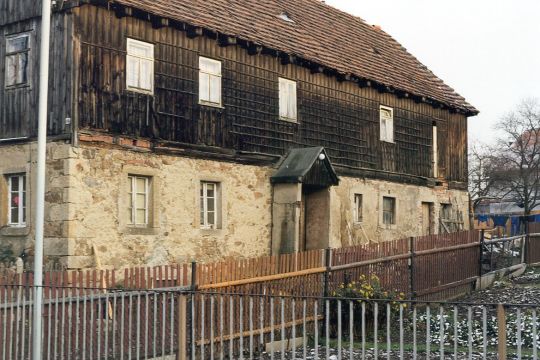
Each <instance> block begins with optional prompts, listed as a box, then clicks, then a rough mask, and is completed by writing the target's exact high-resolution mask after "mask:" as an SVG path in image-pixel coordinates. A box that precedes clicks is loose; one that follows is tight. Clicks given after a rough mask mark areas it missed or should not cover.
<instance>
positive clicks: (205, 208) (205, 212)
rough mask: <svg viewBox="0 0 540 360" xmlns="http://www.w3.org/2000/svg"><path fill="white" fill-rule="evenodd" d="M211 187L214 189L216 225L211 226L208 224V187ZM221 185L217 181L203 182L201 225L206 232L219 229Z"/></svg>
mask: <svg viewBox="0 0 540 360" xmlns="http://www.w3.org/2000/svg"><path fill="white" fill-rule="evenodd" d="M209 185H212V186H213V187H214V197H213V200H214V201H213V202H214V211H213V212H214V223H213V224H210V223H209V222H208V213H209V210H208V199H209V197H208V187H209ZM220 185H221V184H220V183H219V182H215V181H201V189H200V191H201V192H202V195H201V196H200V211H199V212H200V214H201V215H200V216H201V219H200V225H201V229H205V230H215V229H218V228H219V221H220V211H219V210H220V209H219V208H218V206H219V204H220V202H219V197H220V191H221V186H220Z"/></svg>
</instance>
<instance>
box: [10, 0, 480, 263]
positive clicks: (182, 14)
mask: <svg viewBox="0 0 540 360" xmlns="http://www.w3.org/2000/svg"><path fill="white" fill-rule="evenodd" d="M39 3H40V2H39V1H34V0H2V1H1V8H2V11H0V69H1V71H2V74H1V76H0V175H1V177H0V205H1V207H0V242H1V244H2V246H3V247H4V248H6V247H9V248H11V249H12V250H13V251H14V252H15V253H16V254H19V253H22V252H26V253H30V254H31V252H32V250H31V249H32V246H33V245H32V244H33V232H34V228H33V208H32V204H33V196H34V186H35V180H36V179H35V161H36V150H35V149H36V136H37V110H36V109H37V90H38V58H39V43H40V4H39ZM51 47H52V48H51V77H50V81H49V89H50V92H49V117H48V136H49V137H48V139H49V142H48V147H47V149H48V152H47V161H48V162H47V165H48V168H47V176H48V178H47V193H46V224H45V253H46V255H47V261H48V262H49V263H60V264H62V265H63V266H66V267H68V268H85V267H91V266H94V265H95V264H96V261H99V262H100V263H101V264H102V265H103V266H111V267H112V266H114V267H121V266H126V265H134V264H151V265H152V264H163V263H172V262H184V261H189V260H191V259H197V260H198V261H210V260H218V259H222V258H227V257H253V256H260V255H266V254H270V253H272V254H276V253H289V252H294V251H302V250H305V249H315V248H325V247H329V246H330V247H340V246H347V245H354V244H358V243H363V242H367V241H384V240H389V239H394V238H398V237H404V236H413V235H419V234H429V233H437V232H440V231H444V232H445V231H452V230H457V229H467V228H468V227H469V223H468V219H469V216H468V215H469V201H468V193H467V118H468V117H470V116H474V115H476V114H477V113H478V112H477V110H476V109H475V108H474V107H473V106H471V105H470V104H468V103H467V102H466V101H465V99H463V98H462V97H461V96H460V95H458V94H457V93H456V92H455V91H454V90H453V89H451V88H450V87H449V86H447V85H446V84H445V83H444V82H443V81H442V80H440V79H439V78H437V77H436V76H435V75H434V74H433V73H432V72H431V71H429V70H428V69H427V68H426V67H425V66H424V65H422V64H421V63H420V62H419V61H418V60H417V59H416V58H414V57H413V56H412V55H411V54H410V53H408V52H407V50H406V49H404V48H403V47H402V46H401V45H400V44H399V43H398V42H396V41H395V40H394V39H393V38H392V37H391V36H390V35H388V34H387V33H385V32H384V31H383V30H381V29H380V28H379V27H376V26H371V25H369V24H367V23H366V22H365V21H363V20H362V19H360V18H357V17H354V16H351V15H349V14H347V13H344V12H341V11H338V10H336V9H334V8H332V7H330V6H328V5H326V4H324V3H323V2H321V1H318V0H287V1H282V0H272V1H264V2H259V1H241V0H237V1H236V0H235V1H225V0H206V1H195V0H188V1H172V0H169V1H165V0H156V1H152V2H150V1H143V0H111V1H102V0H84V1H63V0H62V1H56V2H55V6H54V11H53V15H52V34H51Z"/></svg>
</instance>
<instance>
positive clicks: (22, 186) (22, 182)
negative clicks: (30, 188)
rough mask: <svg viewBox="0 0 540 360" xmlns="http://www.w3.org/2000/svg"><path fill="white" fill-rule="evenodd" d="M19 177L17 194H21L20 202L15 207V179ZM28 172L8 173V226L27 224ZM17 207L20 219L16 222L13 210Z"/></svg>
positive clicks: (23, 225)
mask: <svg viewBox="0 0 540 360" xmlns="http://www.w3.org/2000/svg"><path fill="white" fill-rule="evenodd" d="M14 178H18V181H19V190H18V191H17V196H19V199H20V200H19V204H18V205H17V207H13V206H12V204H11V201H12V196H13V183H12V182H13V179H14ZM26 200H27V199H26V174H13V175H8V226H12V227H25V226H26V215H27V214H26ZM13 209H17V215H18V218H19V220H18V221H17V222H14V221H13V219H12V218H11V211H12V210H13Z"/></svg>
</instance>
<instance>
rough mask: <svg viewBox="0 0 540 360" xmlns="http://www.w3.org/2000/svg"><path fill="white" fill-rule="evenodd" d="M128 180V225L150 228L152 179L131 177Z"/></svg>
mask: <svg viewBox="0 0 540 360" xmlns="http://www.w3.org/2000/svg"><path fill="white" fill-rule="evenodd" d="M128 179H129V202H128V224H129V225H132V226H148V210H149V206H148V205H149V200H150V197H149V195H150V194H149V192H150V186H149V185H150V178H149V177H145V176H135V175H130V176H128Z"/></svg>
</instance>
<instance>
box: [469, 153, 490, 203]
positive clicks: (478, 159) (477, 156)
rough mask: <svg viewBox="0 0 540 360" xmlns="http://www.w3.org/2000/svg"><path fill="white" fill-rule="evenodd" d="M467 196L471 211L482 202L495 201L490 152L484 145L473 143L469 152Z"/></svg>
mask: <svg viewBox="0 0 540 360" xmlns="http://www.w3.org/2000/svg"><path fill="white" fill-rule="evenodd" d="M468 163H469V194H470V196H471V201H472V206H473V209H476V207H477V206H478V205H479V204H480V203H481V202H482V201H483V200H488V199H497V194H495V193H494V189H495V187H494V185H495V184H494V179H493V177H492V174H493V165H494V161H493V159H492V150H491V149H490V148H489V147H488V146H487V145H485V144H482V143H475V144H473V145H472V146H471V147H470V150H469V160H468Z"/></svg>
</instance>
